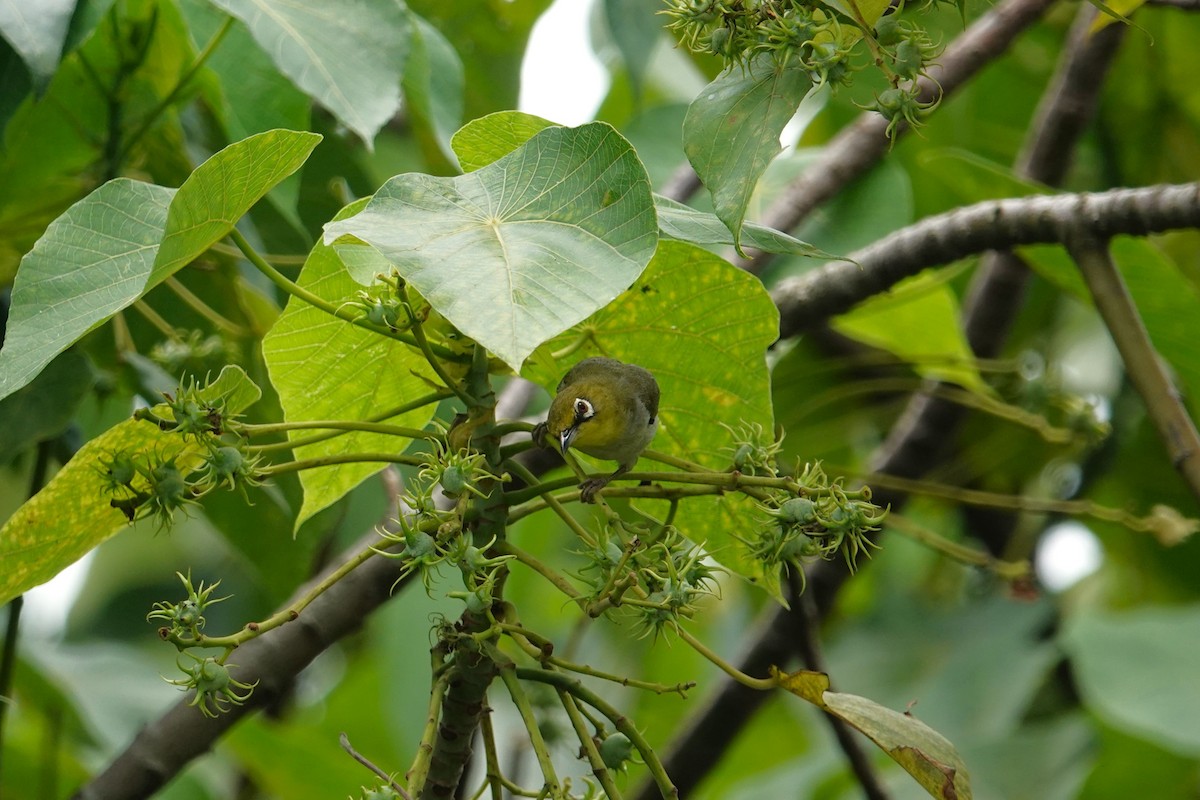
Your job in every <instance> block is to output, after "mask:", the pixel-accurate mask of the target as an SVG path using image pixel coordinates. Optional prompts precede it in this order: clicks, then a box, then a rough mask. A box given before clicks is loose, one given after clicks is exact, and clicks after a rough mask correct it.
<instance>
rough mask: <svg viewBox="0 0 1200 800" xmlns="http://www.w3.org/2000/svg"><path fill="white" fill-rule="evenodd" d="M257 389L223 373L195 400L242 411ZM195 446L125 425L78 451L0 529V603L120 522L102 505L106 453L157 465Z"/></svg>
mask: <svg viewBox="0 0 1200 800" xmlns="http://www.w3.org/2000/svg"><path fill="white" fill-rule="evenodd" d="M259 394H260V392H259V389H258V387H257V386H255V385H254V383H253V382H252V381H250V379H249V378H247V377H246V373H245V372H243V371H242V369H241V368H240V367H226V368H225V369H224V370H222V372H221V374H220V375H219V376H218V377H217V379H216V380H215V381H213V382H212V383H211V384H209V385H208V386H206V387H204V388H203V389H201V390H200V397H201V399H202V400H211V401H216V400H217V399H218V398H219V399H221V400H222V401H223V402H224V404H225V408H226V409H227V410H228V412H229V413H230V414H237V413H240V412H241V411H243V410H244V409H245V408H246V407H247V406H249V405H250V404H251V403H253V402H255V401H256V400H257V399H258V397H259ZM200 451H201V446H200V445H198V444H196V443H194V442H189V441H185V440H184V438H183V437H182V436H180V435H178V434H175V433H165V432H163V431H161V430H159V428H158V426H156V425H154V424H152V423H149V422H142V421H139V420H132V419H130V420H125V421H124V422H121V423H118V424H117V425H115V426H114V427H112V428H110V429H109V430H107V431H105V432H104V433H102V434H100V435H99V436H97V437H96V438H94V439H92V440H91V441H89V442H88V443H87V444H85V445H84V446H83V447H81V448H80V449H79V450H78V451H77V452H76V453H75V456H74V457H73V458H72V459H71V460H70V461H69V462H68V463H67V464H66V465H65V466H64V467H63V468H62V469H61V470H59V471H58V473H57V474H56V475H55V476H54V478H53V479H52V480H51V481H50V482H49V483H48V484H46V486H45V488H43V489H42V490H41V491H40V492H38V493H37V494H36V495H34V496H33V497H32V498H30V500H29V501H28V502H27V503H25V504H24V505H23V506H21V507H20V508H19V509H17V511H16V512H15V513H14V514H13V515H12V516H11V517H9V519H8V521H7V522H5V523H4V526H3V527H2V528H0V563H3V564H4V569H3V570H0V604H3V603H7V602H8V601H9V600H11V599H12V598H13V597H16V596H17V595H19V594H21V593H23V592H25V591H27V590H29V589H31V588H33V587H34V586H37V585H39V584H42V583H45V582H46V581H48V580H50V579H51V578H53V577H54V576H55V575H57V574H58V573H59V572H60V571H62V570H63V569H64V568H66V567H67V566H69V565H71V564H73V563H74V562H75V561H77V560H79V559H80V558H81V557H82V556H83V555H84V554H86V553H87V552H88V551H90V550H91V549H92V548H94V547H96V545H98V544H100V543H101V542H103V541H104V540H105V539H107V538H109V537H110V536H112V535H113V534H114V533H116V532H117V531H119V530H120V529H121V528H123V527H125V526H126V525H127V524H128V520H127V519H126V517H125V513H124V512H123V511H121V510H119V509H117V508H114V507H113V506H112V505H111V503H110V502H109V501H110V500H111V499H112V495H111V494H110V493H109V492H108V490H107V488H106V476H105V474H104V470H103V468H102V467H101V464H102V463H103V461H104V460H106V459H108V458H111V456H112V455H113V454H114V453H118V452H120V453H127V454H130V455H137V454H140V455H142V456H145V457H148V458H152V459H153V460H154V462H155V463H161V462H164V461H167V460H170V459H172V458H176V457H181V461H180V466H183V465H184V463H186V461H187V460H188V456H189V454H196V453H199V452H200Z"/></svg>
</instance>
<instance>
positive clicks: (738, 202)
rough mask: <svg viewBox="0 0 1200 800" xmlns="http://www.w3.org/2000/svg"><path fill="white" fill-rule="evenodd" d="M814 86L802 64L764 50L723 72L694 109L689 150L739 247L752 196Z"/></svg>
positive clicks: (688, 123) (686, 139) (686, 129)
mask: <svg viewBox="0 0 1200 800" xmlns="http://www.w3.org/2000/svg"><path fill="white" fill-rule="evenodd" d="M810 87H811V81H810V80H809V78H808V73H807V72H805V71H804V70H803V69H802V68H800V67H799V66H795V65H793V66H782V65H780V64H777V63H775V61H774V59H773V58H772V57H771V56H770V55H769V54H764V55H762V56H759V57H758V58H757V59H755V60H754V61H751V62H750V63H749V64H748V65H746V66H744V67H743V66H740V65H735V66H732V67H730V68H729V69H727V70H725V71H724V72H722V73H721V74H720V75H718V76H717V78H716V80H714V81H713V82H712V83H710V84H709V85H708V86H706V87H705V88H704V90H703V91H702V92H700V96H699V97H697V98H696V99H695V100H694V101H692V104H691V106H690V107H689V108H688V113H687V117H686V118H685V119H684V122H683V150H684V152H685V153H686V154H687V157H688V160H689V161H691V163H692V167H693V168H695V170H696V174H697V175H699V176H700V180H702V181H703V182H704V185H705V186H706V187H708V190H709V192H710V193H711V194H712V198H713V206H714V208H715V210H716V212H717V216H718V217H720V218H721V221H722V222H724V223H725V225H726V227H728V228H729V230H730V231H732V232H733V234H734V241H735V244H736V246H738V247H739V248H740V243H739V242H740V235H741V229H742V221H743V220H745V218H746V207H747V206H748V205H749V203H750V196H751V195H752V194H753V193H754V187H755V186H756V185H757V184H758V179H759V178H760V177H762V174H763V172H765V171H766V169H767V165H768V164H770V163H771V159H773V158H774V157H775V156H776V155H778V153H779V151H780V149H781V148H780V146H779V135H780V134H781V133H782V132H783V128H784V126H785V125H787V123H788V121H789V120H791V118H792V116H793V115H794V114H795V113H796V108H797V107H798V106H799V105H800V101H801V100H803V99H804V95H805V94H806V93H807V92H808V90H809V88H810Z"/></svg>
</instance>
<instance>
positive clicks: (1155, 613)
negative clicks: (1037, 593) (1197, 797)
mask: <svg viewBox="0 0 1200 800" xmlns="http://www.w3.org/2000/svg"><path fill="white" fill-rule="evenodd" d="M1198 630H1200V605H1191V606H1182V607H1179V608H1168V607H1162V608H1153V607H1147V608H1142V609H1137V610H1134V611H1127V612H1124V613H1121V614H1109V613H1105V612H1102V611H1090V610H1089V611H1084V612H1082V613H1080V614H1078V615H1077V616H1075V617H1073V618H1071V619H1070V620H1069V621H1068V623H1067V626H1066V629H1065V630H1064V631H1063V633H1062V634H1061V635H1060V636H1059V644H1060V645H1062V647H1063V649H1064V650H1066V652H1067V654H1068V655H1069V656H1070V658H1071V666H1072V671H1073V673H1074V675H1075V678H1076V680H1077V681H1078V683H1079V690H1080V693H1081V694H1082V695H1083V700H1084V703H1085V705H1086V706H1087V707H1088V708H1089V709H1091V710H1092V711H1094V712H1095V713H1096V714H1097V715H1098V716H1100V717H1101V718H1102V719H1104V720H1105V721H1106V722H1108V723H1109V724H1111V725H1113V726H1114V727H1116V728H1119V729H1121V730H1123V731H1126V732H1128V733H1132V734H1134V735H1137V736H1139V737H1141V738H1144V739H1147V740H1149V741H1151V742H1154V743H1155V744H1157V745H1159V746H1160V747H1163V748H1165V749H1167V750H1170V751H1171V752H1174V753H1178V754H1180V755H1186V756H1190V757H1192V758H1195V757H1196V756H1197V755H1200V684H1198V683H1197V682H1196V675H1197V674H1200V638H1197V636H1196V631H1198Z"/></svg>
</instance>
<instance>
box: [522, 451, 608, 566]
mask: <svg viewBox="0 0 1200 800" xmlns="http://www.w3.org/2000/svg"><path fill="white" fill-rule="evenodd" d="M505 466H507V467H508V469H509V470H511V471H513V472H514V473H515V474H516V475H517V476H518V477H519V478H521V479H522V480H524V481H525V482H526V483H527V484H529V485H530V486H531V487H536V486H537V485H538V479H537V477H536V476H535V475H534V474H533V473H532V472H530V471H529V469H528V468H526V467H525V465H524V464H522V463H520V462H519V461H510V462H508V463H507V464H506V465H505ZM542 499H543V500H544V501H545V502H546V505H548V506H549V507H550V508H552V509H554V513H556V514H558V516H559V517H560V518H561V519H562V521H563V522H565V523H566V525H567V527H568V528H570V529H571V530H572V531H574V532H575V535H576V536H578V537H579V540H580V541H582V542H585V543H587V544H589V545H594V544H595V543H596V539H595V537H594V536H592V534H591V532H590V531H589V530H588V529H587V528H585V527H583V525H581V524H580V523H579V520H577V519H575V518H574V517H573V516H571V515H570V514H569V513H568V512H567V510H566V509H565V508H563V507H562V505H561V504H560V503H559V502H558V500H556V499H555V498H554V496H553V495H551V494H546V495H544V496H543V498H542ZM505 501H506V502H508V499H507V498H505ZM509 519H510V520H511V519H512V516H511V513H510V515H509Z"/></svg>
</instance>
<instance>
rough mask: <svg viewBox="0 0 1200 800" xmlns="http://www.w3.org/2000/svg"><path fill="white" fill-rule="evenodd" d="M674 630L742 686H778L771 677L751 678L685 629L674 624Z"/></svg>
mask: <svg viewBox="0 0 1200 800" xmlns="http://www.w3.org/2000/svg"><path fill="white" fill-rule="evenodd" d="M675 632H676V633H678V634H679V638H680V639H682V640H683V641H685V642H687V644H688V646H689V647H691V648H692V649H693V650H695V651H696V652H697V653H699V654H700V655H702V656H704V657H705V658H706V659H708V660H709V661H711V662H712V663H713V664H715V665H716V666H717V667H718V668H719V669H720V670H721V671H722V672H724V673H725V674H726V675H728V676H729V677H731V678H733V679H734V680H735V681H737V682H738V683H740V684H742V685H743V686H746V687H748V688H750V689H760V690H762V691H767V690H770V689H774V688H776V686H778V684H777V683H776V682H775V680H774V679H772V678H753V677H751V676H749V675H747V674H746V673H744V672H742V671H741V670H740V669H738V668H737V667H735V666H733V665H732V664H730V663H729V662H728V661H726V660H725V659H723V658H721V657H720V656H719V655H717V654H716V653H714V652H713V651H712V650H710V649H708V645H706V644H704V642H702V641H700V640H699V639H697V638H696V637H695V636H692V635H691V634H690V633H688V632H687V631H686V630H684V629H683V628H681V627H679V626H678V625H676V626H675Z"/></svg>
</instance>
